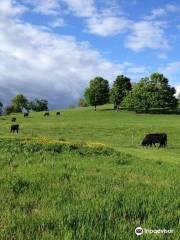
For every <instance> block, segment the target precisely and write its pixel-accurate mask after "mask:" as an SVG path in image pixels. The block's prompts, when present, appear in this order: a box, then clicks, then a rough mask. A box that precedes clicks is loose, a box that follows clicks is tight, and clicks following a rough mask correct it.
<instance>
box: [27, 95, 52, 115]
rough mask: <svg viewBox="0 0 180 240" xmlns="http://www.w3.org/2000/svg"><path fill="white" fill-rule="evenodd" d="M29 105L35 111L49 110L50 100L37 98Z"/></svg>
mask: <svg viewBox="0 0 180 240" xmlns="http://www.w3.org/2000/svg"><path fill="white" fill-rule="evenodd" d="M29 107H30V109H32V110H33V111H35V112H41V111H47V110H48V101H47V100H45V99H38V98H36V99H35V100H34V101H32V102H30V103H29Z"/></svg>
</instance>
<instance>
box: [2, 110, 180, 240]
mask: <svg viewBox="0 0 180 240" xmlns="http://www.w3.org/2000/svg"><path fill="white" fill-rule="evenodd" d="M11 117H12V116H2V117H0V121H1V128H0V134H1V136H2V138H1V140H0V149H1V154H0V192H1V194H0V203H1V204H0V239H3V240H9V239H10V240H11V239H12V240H13V239H17V240H24V239H25V240H26V239H29V240H30V239H33V240H34V239H35V240H36V239H37V240H39V239H43V240H44V239H47V240H51V239H57V240H61V239H62V240H64V239H74V240H75V239H78V240H80V239H88V240H89V239H92V240H94V239H103V240H104V239H107V240H109V239H110V240H111V239H112V240H116V239H118V240H119V239H122V240H126V239H128V240H131V239H136V238H137V237H136V236H135V234H134V229H135V227H136V226H142V227H145V228H150V229H159V228H160V229H164V228H166V229H173V230H174V233H173V234H169V235H157V236H156V235H144V236H143V237H141V239H173V240H174V239H178V238H179V228H180V226H179V217H180V216H179V206H180V202H179V194H180V188H179V180H180V179H179V178H180V177H179V170H180V168H179V160H180V157H179V156H180V147H179V146H180V138H179V134H180V127H179V120H180V119H179V116H173V115H172V116H167V115H136V114H134V113H128V112H120V113H116V112H114V111H111V110H108V109H107V106H106V108H104V107H102V109H100V110H99V111H97V112H93V111H91V109H71V110H65V111H62V116H61V117H60V118H57V117H56V116H55V112H51V116H50V118H44V117H43V116H42V113H32V114H31V115H30V118H28V119H24V118H23V116H22V115H18V114H17V115H16V117H17V120H18V123H19V124H20V127H21V131H20V134H19V135H12V134H10V133H9V131H8V129H9V126H10V124H11V122H10V119H11ZM149 132H166V133H167V134H168V147H167V149H158V148H156V149H155V148H153V149H147V148H144V149H143V148H141V147H140V146H139V145H140V142H141V140H142V138H143V136H144V135H145V134H146V133H149ZM87 142H88V143H87ZM100 143H101V144H100Z"/></svg>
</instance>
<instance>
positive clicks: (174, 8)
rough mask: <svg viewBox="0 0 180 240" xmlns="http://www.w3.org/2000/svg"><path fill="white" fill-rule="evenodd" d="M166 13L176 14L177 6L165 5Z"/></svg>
mask: <svg viewBox="0 0 180 240" xmlns="http://www.w3.org/2000/svg"><path fill="white" fill-rule="evenodd" d="M165 9H166V11H168V12H172V13H174V12H178V11H179V10H180V8H179V6H177V5H175V4H166V6H165Z"/></svg>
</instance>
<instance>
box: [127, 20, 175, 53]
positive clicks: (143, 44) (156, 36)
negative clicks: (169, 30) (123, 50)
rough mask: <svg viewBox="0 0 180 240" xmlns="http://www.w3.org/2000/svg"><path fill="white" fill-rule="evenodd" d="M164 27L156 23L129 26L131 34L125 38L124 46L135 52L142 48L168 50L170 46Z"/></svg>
mask: <svg viewBox="0 0 180 240" xmlns="http://www.w3.org/2000/svg"><path fill="white" fill-rule="evenodd" d="M164 27H165V26H164V23H162V22H157V21H146V20H144V21H140V22H136V23H134V24H132V25H131V29H132V33H130V34H129V36H128V37H127V41H126V43H125V46H126V47H127V48H130V49H132V50H133V51H135V52H139V51H141V50H143V49H144V48H151V49H163V50H168V49H169V48H170V46H169V43H168V41H167V39H166V36H165V31H164Z"/></svg>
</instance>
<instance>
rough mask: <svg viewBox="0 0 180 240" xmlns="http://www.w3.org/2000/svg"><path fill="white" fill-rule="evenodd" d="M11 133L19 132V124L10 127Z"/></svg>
mask: <svg viewBox="0 0 180 240" xmlns="http://www.w3.org/2000/svg"><path fill="white" fill-rule="evenodd" d="M11 132H12V133H15V132H17V133H18V132H19V124H14V125H11Z"/></svg>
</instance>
